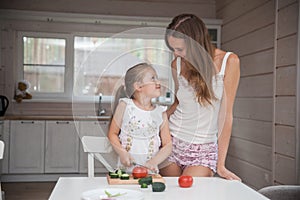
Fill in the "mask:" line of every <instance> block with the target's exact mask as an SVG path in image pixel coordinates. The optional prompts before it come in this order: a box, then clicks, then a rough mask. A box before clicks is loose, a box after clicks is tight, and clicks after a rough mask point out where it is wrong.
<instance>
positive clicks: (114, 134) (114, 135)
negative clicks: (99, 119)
mask: <svg viewBox="0 0 300 200" xmlns="http://www.w3.org/2000/svg"><path fill="white" fill-rule="evenodd" d="M125 108H126V104H125V103H124V102H120V103H119V104H118V106H117V108H116V111H115V114H114V116H113V118H112V121H111V124H110V127H109V131H108V139H109V141H110V143H111V145H112V146H113V148H114V150H115V151H116V153H117V154H118V155H119V157H120V161H121V163H122V164H123V165H124V166H126V167H129V166H130V165H131V162H132V161H133V159H132V157H131V156H130V154H129V153H128V152H127V151H126V150H125V149H124V148H123V147H122V144H121V142H120V139H119V133H120V130H121V124H122V120H123V114H124V111H125Z"/></svg>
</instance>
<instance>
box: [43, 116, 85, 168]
mask: <svg viewBox="0 0 300 200" xmlns="http://www.w3.org/2000/svg"><path fill="white" fill-rule="evenodd" d="M78 168H79V137H78V134H77V131H76V127H75V123H74V121H46V145H45V173H78V170H79V169H78Z"/></svg>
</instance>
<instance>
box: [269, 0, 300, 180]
mask: <svg viewBox="0 0 300 200" xmlns="http://www.w3.org/2000/svg"><path fill="white" fill-rule="evenodd" d="M276 12H277V13H276V14H277V17H278V20H277V32H276V35H275V39H276V43H275V44H276V48H277V52H276V61H275V63H276V65H275V77H276V79H275V87H276V88H275V91H274V93H275V99H274V102H275V110H274V119H275V121H274V126H275V128H274V129H275V133H274V148H273V150H274V151H273V153H274V156H275V158H274V168H273V169H274V181H275V183H277V184H296V183H297V182H298V183H299V180H297V178H298V177H299V170H300V168H299V165H298V164H299V159H300V158H299V156H300V154H299V152H297V145H299V142H300V141H299V134H300V133H299V132H298V133H297V132H296V130H297V123H296V114H297V113H296V110H297V104H296V101H297V92H296V89H297V70H300V69H299V66H298V69H297V64H299V63H297V62H298V59H299V58H298V56H299V51H298V50H299V49H298V48H299V43H298V42H299V32H298V31H299V27H298V25H299V1H297V0H294V1H283V0H280V1H278V9H277V11H276ZM298 78H299V77H298ZM299 89H300V88H299V85H298V95H299ZM298 98H299V96H298ZM298 114H299V113H298ZM298 128H299V124H298ZM298 131H299V129H298ZM297 134H298V136H297Z"/></svg>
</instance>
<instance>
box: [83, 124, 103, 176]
mask: <svg viewBox="0 0 300 200" xmlns="http://www.w3.org/2000/svg"><path fill="white" fill-rule="evenodd" d="M108 125H109V122H108V121H80V125H79V127H80V129H79V130H80V131H79V135H80V138H82V137H83V136H85V135H88V136H102V137H106V136H107V133H108ZM79 158H80V159H79V160H80V168H79V171H80V173H87V166H88V165H87V153H85V152H84V151H83V146H82V143H81V142H80V157H79ZM95 172H98V173H99V172H107V170H106V169H105V167H104V166H103V165H102V164H101V163H100V162H99V161H97V160H95Z"/></svg>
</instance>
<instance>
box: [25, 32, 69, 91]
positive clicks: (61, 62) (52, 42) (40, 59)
mask: <svg viewBox="0 0 300 200" xmlns="http://www.w3.org/2000/svg"><path fill="white" fill-rule="evenodd" d="M23 48H24V50H23V69H24V71H23V73H24V79H26V80H28V81H29V82H30V84H31V91H33V92H40V93H63V92H64V82H65V48H66V40H65V39H57V38H38V37H26V36H24V37H23Z"/></svg>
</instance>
